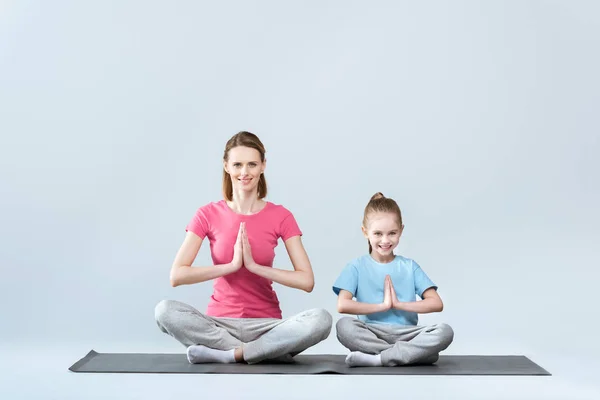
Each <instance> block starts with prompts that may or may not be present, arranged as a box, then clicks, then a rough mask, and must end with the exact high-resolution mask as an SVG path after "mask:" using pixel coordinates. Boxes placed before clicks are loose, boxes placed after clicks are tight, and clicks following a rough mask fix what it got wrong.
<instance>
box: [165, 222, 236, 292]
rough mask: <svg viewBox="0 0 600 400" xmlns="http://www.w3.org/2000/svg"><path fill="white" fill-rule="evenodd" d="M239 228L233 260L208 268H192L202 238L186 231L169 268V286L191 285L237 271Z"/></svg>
mask: <svg viewBox="0 0 600 400" xmlns="http://www.w3.org/2000/svg"><path fill="white" fill-rule="evenodd" d="M240 235H241V227H240V230H239V231H238V240H237V241H236V244H235V250H234V255H233V260H232V261H231V262H230V263H227V264H221V265H211V266H208V267H193V266H192V265H191V264H192V262H193V261H194V259H195V258H196V255H198V251H199V250H200V246H202V238H201V237H200V236H198V235H196V234H195V233H193V232H190V231H188V232H187V234H186V236H185V239H184V240H183V244H182V245H181V247H180V248H179V251H178V252H177V255H176V256H175V260H174V261H173V265H172V266H171V274H170V280H171V286H173V287H177V286H179V285H191V284H194V283H200V282H204V281H208V280H211V279H215V278H218V277H221V276H224V275H228V274H230V273H232V272H235V271H237V270H238V269H240V267H241V266H242V248H241V244H242V242H241V240H240Z"/></svg>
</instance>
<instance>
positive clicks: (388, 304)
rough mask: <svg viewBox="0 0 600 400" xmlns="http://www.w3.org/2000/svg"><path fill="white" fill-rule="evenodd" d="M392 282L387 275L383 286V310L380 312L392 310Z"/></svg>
mask: <svg viewBox="0 0 600 400" xmlns="http://www.w3.org/2000/svg"><path fill="white" fill-rule="evenodd" d="M391 286H392V281H391V279H390V276H389V275H386V276H385V282H384V284H383V303H382V306H383V310H381V311H387V310H389V309H390V308H392V305H393V298H392V292H391V291H392V290H393V289H392V288H391Z"/></svg>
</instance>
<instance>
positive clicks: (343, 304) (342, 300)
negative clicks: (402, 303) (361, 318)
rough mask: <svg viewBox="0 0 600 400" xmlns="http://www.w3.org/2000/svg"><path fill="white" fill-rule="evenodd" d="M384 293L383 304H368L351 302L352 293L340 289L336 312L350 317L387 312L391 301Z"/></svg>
mask: <svg viewBox="0 0 600 400" xmlns="http://www.w3.org/2000/svg"><path fill="white" fill-rule="evenodd" d="M386 284H387V283H386ZM385 293H386V296H385V298H384V299H383V303H376V304H370V303H361V302H358V301H354V300H352V293H350V292H349V291H347V290H343V289H342V290H340V294H339V295H338V301H337V310H338V312H339V313H341V314H352V315H367V314H374V313H377V312H383V311H387V310H389V309H390V308H391V305H392V299H391V297H390V296H389V294H388V291H387V290H386V291H385Z"/></svg>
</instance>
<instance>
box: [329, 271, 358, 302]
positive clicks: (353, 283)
mask: <svg viewBox="0 0 600 400" xmlns="http://www.w3.org/2000/svg"><path fill="white" fill-rule="evenodd" d="M357 289H358V269H357V268H356V265H355V264H354V263H349V264H348V265H346V267H344V269H343V270H342V272H341V273H340V276H338V278H337V279H336V281H335V283H334V284H333V293H335V294H336V295H339V294H340V290H347V291H349V292H350V293H352V296H355V297H356V290H357Z"/></svg>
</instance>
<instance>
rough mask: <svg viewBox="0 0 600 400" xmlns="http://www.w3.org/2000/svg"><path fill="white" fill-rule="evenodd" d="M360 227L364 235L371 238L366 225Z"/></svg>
mask: <svg viewBox="0 0 600 400" xmlns="http://www.w3.org/2000/svg"><path fill="white" fill-rule="evenodd" d="M360 229H362V233H363V235H364V236H365V237H366V238H367V239H368V238H369V235H367V230H366V229H365V227H364V226H361V227H360Z"/></svg>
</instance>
